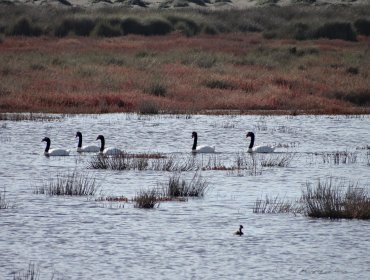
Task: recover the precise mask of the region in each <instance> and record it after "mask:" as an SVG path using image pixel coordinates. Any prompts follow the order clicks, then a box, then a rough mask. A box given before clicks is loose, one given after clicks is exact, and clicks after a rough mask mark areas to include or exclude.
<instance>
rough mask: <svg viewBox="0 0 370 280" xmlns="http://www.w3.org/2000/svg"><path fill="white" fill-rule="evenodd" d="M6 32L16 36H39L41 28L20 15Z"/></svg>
mask: <svg viewBox="0 0 370 280" xmlns="http://www.w3.org/2000/svg"><path fill="white" fill-rule="evenodd" d="M8 34H9V35H16V36H40V35H41V34H42V29H41V28H40V27H39V26H35V25H33V24H32V23H31V22H30V20H29V19H28V18H24V17H22V18H20V19H18V20H17V21H16V22H15V23H14V25H13V26H12V27H11V28H10V30H9V32H8Z"/></svg>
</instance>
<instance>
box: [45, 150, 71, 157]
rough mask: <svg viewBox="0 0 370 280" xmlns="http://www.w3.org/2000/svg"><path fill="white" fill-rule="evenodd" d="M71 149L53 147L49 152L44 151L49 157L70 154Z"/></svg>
mask: <svg viewBox="0 0 370 280" xmlns="http://www.w3.org/2000/svg"><path fill="white" fill-rule="evenodd" d="M69 153H70V151H69V150H65V149H51V150H49V151H48V152H44V155H45V156H47V157H52V156H59V157H63V156H69Z"/></svg>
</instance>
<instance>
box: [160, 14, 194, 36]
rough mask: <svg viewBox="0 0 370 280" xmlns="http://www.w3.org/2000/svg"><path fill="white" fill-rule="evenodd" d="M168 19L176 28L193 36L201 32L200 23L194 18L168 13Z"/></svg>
mask: <svg viewBox="0 0 370 280" xmlns="http://www.w3.org/2000/svg"><path fill="white" fill-rule="evenodd" d="M166 19H167V20H168V21H169V22H171V24H172V25H173V26H174V27H175V29H176V30H179V31H183V32H184V34H185V35H187V36H193V35H195V34H197V33H199V32H200V27H199V25H198V24H197V23H196V22H195V21H194V20H192V19H189V18H186V17H182V16H177V15H168V16H166Z"/></svg>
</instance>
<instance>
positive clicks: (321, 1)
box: [0, 0, 369, 10]
mask: <svg viewBox="0 0 370 280" xmlns="http://www.w3.org/2000/svg"><path fill="white" fill-rule="evenodd" d="M368 3H369V0H33V1H30V0H0V4H6V5H14V4H28V5H55V6H67V7H68V6H73V7H98V8H100V7H105V6H129V7H133V8H163V9H169V8H189V7H190V8H205V9H207V8H209V9H212V10H214V9H230V8H238V9H244V8H248V7H258V6H272V5H276V6H289V5H313V6H317V5H323V6H324V5H363V4H368Z"/></svg>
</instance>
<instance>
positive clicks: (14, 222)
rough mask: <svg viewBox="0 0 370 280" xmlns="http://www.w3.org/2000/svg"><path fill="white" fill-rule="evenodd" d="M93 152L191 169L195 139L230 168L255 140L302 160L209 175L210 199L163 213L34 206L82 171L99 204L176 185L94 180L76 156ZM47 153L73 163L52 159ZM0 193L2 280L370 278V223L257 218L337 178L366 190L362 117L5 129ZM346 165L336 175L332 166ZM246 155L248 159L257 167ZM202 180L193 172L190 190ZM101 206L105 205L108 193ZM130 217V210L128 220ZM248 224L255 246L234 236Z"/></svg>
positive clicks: (131, 176)
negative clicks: (49, 187)
mask: <svg viewBox="0 0 370 280" xmlns="http://www.w3.org/2000/svg"><path fill="white" fill-rule="evenodd" d="M78 130H80V131H81V132H82V133H83V136H84V139H83V142H84V144H98V143H97V142H96V141H95V139H96V137H97V135H98V134H103V135H104V136H105V137H106V145H107V146H116V147H119V148H121V149H123V150H125V151H127V152H130V153H141V152H159V153H163V154H166V155H171V154H174V155H176V156H184V157H187V156H190V155H189V154H190V149H191V146H192V139H191V132H192V131H193V130H195V131H197V132H198V135H199V139H198V144H200V145H201V144H210V145H215V146H216V151H217V154H216V155H211V156H210V155H197V156H196V158H197V160H198V161H199V162H201V163H204V162H208V160H209V158H210V157H211V159H212V160H213V159H214V158H216V160H217V161H220V162H223V163H225V164H228V163H230V162H232V161H233V160H234V159H235V157H236V155H237V154H238V153H241V152H245V151H246V149H247V145H248V144H249V142H248V141H247V140H246V139H245V133H246V131H254V132H255V133H256V144H261V143H266V144H274V145H278V146H280V147H279V148H277V149H276V152H277V153H278V154H282V155H284V154H292V155H293V158H292V161H291V163H290V165H289V166H288V167H271V168H268V167H266V168H260V173H258V174H250V173H248V172H242V173H238V172H230V171H202V173H201V174H202V176H203V178H205V179H206V180H207V181H208V183H209V186H210V188H209V190H208V192H207V193H206V195H205V197H204V198H202V199H189V201H187V202H165V203H161V204H160V206H159V208H156V209H152V210H145V209H137V208H134V207H133V205H132V204H131V203H124V205H122V203H120V204H118V203H116V204H115V203H103V202H98V201H95V199H87V198H85V197H49V196H46V195H36V194H34V193H33V190H34V188H35V186H36V185H39V184H41V183H42V182H44V181H45V180H50V179H52V178H53V177H55V176H56V175H57V174H60V173H63V172H68V171H73V170H75V169H77V170H80V171H82V172H88V173H89V174H91V175H92V176H94V177H95V178H96V179H97V181H98V183H99V184H100V186H101V191H102V194H105V195H124V196H127V197H129V198H132V197H133V196H134V195H135V194H136V193H137V192H138V191H139V190H141V189H148V188H153V187H156V186H158V185H160V184H161V183H164V182H166V181H167V180H168V178H169V176H170V175H171V173H170V172H159V171H110V170H90V169H87V166H88V163H89V161H90V160H91V157H92V155H89V154H87V155H78V154H77V153H76V152H75V149H76V146H77V139H75V134H76V131H78ZM44 136H49V137H50V138H51V141H52V143H51V147H52V148H53V147H54V148H57V147H63V148H69V149H71V150H72V153H71V156H69V157H50V158H47V157H44V156H43V150H44V148H45V143H41V139H42V138H43V137H44ZM0 141H1V145H0V154H1V155H2V160H1V162H0V167H1V168H0V178H1V179H0V187H1V190H3V189H4V188H5V190H6V200H7V202H9V203H11V204H14V206H15V207H14V208H9V209H2V210H0V228H1V231H0V248H1V250H0V278H1V279H12V275H11V273H12V272H14V271H19V270H22V269H27V267H28V264H29V263H35V264H36V265H37V266H38V267H39V269H40V274H41V279H51V275H52V273H53V272H54V273H55V275H54V279H144V278H155V279H217V278H218V279H248V278H251V279H277V278H282V279H313V278H315V279H365V278H368V277H369V276H370V267H369V266H368V264H369V262H370V255H369V254H368V251H369V249H370V235H369V234H368V229H369V225H370V224H369V221H359V220H338V221H331V220H317V219H310V218H307V217H304V216H301V215H297V216H294V215H292V214H254V213H253V211H252V208H253V205H254V203H255V201H256V199H258V198H261V197H264V196H265V195H269V196H276V195H279V196H281V197H286V198H288V199H297V198H299V197H300V195H301V193H302V189H303V188H304V185H305V184H306V183H307V182H310V183H313V184H316V182H317V180H318V179H324V178H327V177H328V176H332V177H340V178H344V179H346V180H350V181H352V182H358V183H359V184H360V185H363V186H367V185H369V183H370V176H369V169H370V166H369V161H370V159H369V158H370V156H369V154H368V149H366V147H367V145H370V117H369V116H357V117H345V116H296V117H291V116H268V117H261V116H201V115H200V116H198V115H196V116H182V115H180V116H172V115H160V116H141V115H136V114H107V115H78V116H67V117H62V118H60V119H58V120H54V121H19V122H15V121H0ZM337 151H340V152H348V153H350V155H351V158H350V162H347V163H342V162H339V164H337V163H335V162H334V161H333V160H332V159H331V158H329V160H328V158H327V157H325V155H327V154H328V153H333V152H337ZM247 156H249V155H247ZM193 175H194V171H191V172H183V174H182V176H183V177H184V178H188V179H189V178H191V177H192V176H193ZM99 195H100V194H99ZM122 206H124V207H123V208H122ZM239 224H243V225H244V232H245V235H244V236H242V237H238V236H234V235H233V234H232V233H233V232H234V231H235V230H236V229H237V228H238V226H239Z"/></svg>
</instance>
